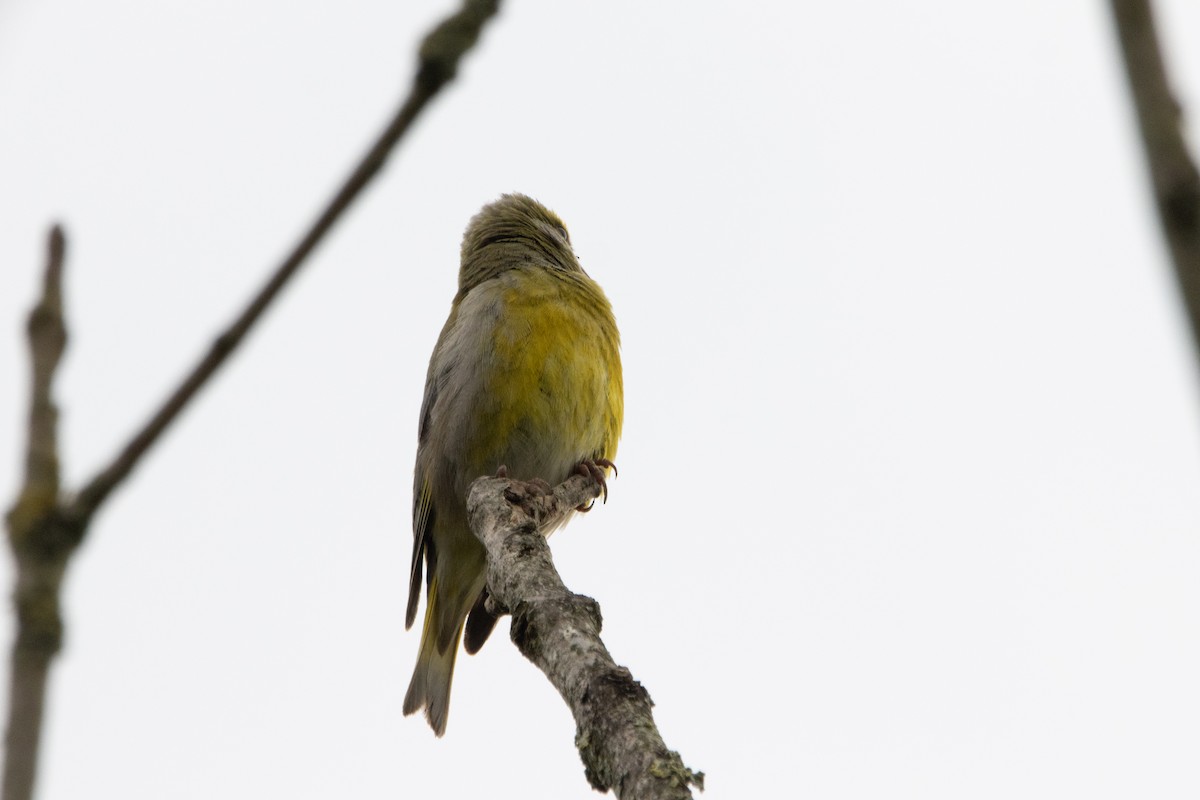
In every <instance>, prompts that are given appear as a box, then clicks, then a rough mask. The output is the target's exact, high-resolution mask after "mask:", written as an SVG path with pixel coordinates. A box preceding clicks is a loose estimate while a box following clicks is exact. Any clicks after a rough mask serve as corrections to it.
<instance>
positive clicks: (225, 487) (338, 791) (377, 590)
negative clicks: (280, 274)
mask: <svg viewBox="0 0 1200 800" xmlns="http://www.w3.org/2000/svg"><path fill="white" fill-rule="evenodd" d="M1158 6H1159V11H1160V25H1161V28H1162V29H1163V31H1164V33H1165V35H1166V39H1167V41H1166V44H1167V46H1168V55H1169V57H1170V66H1171V69H1172V74H1173V77H1174V80H1175V84H1176V88H1177V90H1178V93H1179V95H1180V97H1181V99H1182V100H1183V101H1184V103H1185V105H1186V106H1187V108H1188V109H1189V110H1190V111H1191V114H1192V119H1193V120H1196V119H1200V4H1196V3H1192V2H1188V0H1175V2H1162V3H1159V4H1158ZM452 8H453V5H452V3H451V2H450V0H438V2H432V1H427V2H426V1H423V2H406V3H388V2H380V1H379V0H372V1H370V2H368V1H367V0H361V1H358V2H355V1H351V2H344V3H337V4H334V3H324V2H315V1H309V0H300V1H299V2H297V1H295V0H293V2H288V3H284V2H267V1H265V0H264V2H257V3H244V2H210V3H205V4H194V3H192V4H186V3H162V2H148V1H140V2H139V1H135V0H128V1H127V2H108V3H91V2H82V0H37V1H36V2H35V1H34V0H7V1H6V2H4V3H3V4H2V5H0V119H2V120H3V122H2V123H0V219H3V221H4V222H3V225H0V265H2V266H0V321H2V326H0V385H2V386H3V387H5V388H4V390H3V391H0V447H2V449H3V453H4V455H3V457H2V458H0V489H2V491H3V498H4V503H5V504H6V505H7V504H8V502H10V499H11V497H12V493H13V491H14V490H15V487H16V483H17V476H18V467H19V465H20V457H21V455H20V448H21V446H22V443H23V440H24V421H23V420H24V415H25V413H26V394H25V392H26V386H27V363H26V354H25V349H24V342H23V337H22V335H21V328H22V325H23V320H24V316H25V313H26V311H27V309H28V307H29V304H30V302H31V299H32V298H33V296H34V291H35V285H36V280H37V279H38V275H39V273H40V269H41V264H42V262H43V242H44V234H45V230H46V228H47V225H48V224H49V222H50V221H51V220H55V219H58V220H62V221H63V223H64V224H65V226H66V230H67V233H68V236H69V252H68V262H67V266H68V272H67V284H66V291H67V296H66V299H67V310H68V312H69V324H70V332H71V337H72V338H71V343H70V349H69V352H68V355H67V358H66V360H65V362H64V364H63V368H62V370H61V372H60V380H59V382H58V385H57V395H58V398H59V400H60V403H61V405H62V409H63V414H62V429H61V436H62V443H63V444H62V446H63V457H64V467H65V474H66V477H67V479H68V480H69V482H70V484H71V485H72V486H78V485H79V484H80V483H81V482H82V481H84V480H86V479H88V478H90V477H91V476H92V475H93V474H94V472H95V470H97V469H98V468H99V467H100V466H101V465H103V464H104V463H105V462H106V461H107V459H108V458H110V457H111V455H112V454H113V452H114V449H115V448H116V447H117V446H118V445H119V444H120V443H122V442H123V441H125V440H126V439H127V437H128V436H129V435H130V433H131V431H132V429H133V428H134V426H135V425H137V424H138V423H139V422H140V421H141V420H142V419H143V418H144V417H145V415H146V414H147V413H148V412H149V411H150V410H151V409H152V408H153V407H155V406H156V405H157V404H158V402H159V401H160V399H161V397H162V395H163V394H164V392H165V391H166V390H167V389H168V388H169V387H171V386H172V385H173V384H174V383H175V382H176V381H177V380H178V379H179V377H180V375H181V374H182V372H183V371H184V370H185V368H186V367H187V366H190V364H191V363H192V362H193V361H194V360H195V359H196V358H197V357H198V356H199V355H200V354H202V353H203V351H204V349H205V348H206V347H207V345H208V343H209V341H210V340H211V338H212V336H213V335H214V333H215V332H216V331H217V330H218V329H219V327H220V326H222V325H223V324H225V323H226V322H227V321H228V320H229V318H230V317H231V315H232V313H233V310H234V309H235V307H239V306H240V305H241V303H242V301H243V299H244V298H245V297H246V296H247V294H248V293H249V292H250V290H251V289H252V287H254V286H256V285H258V284H259V283H260V281H261V280H262V278H263V276H264V274H265V273H266V272H267V270H268V269H269V268H270V267H273V265H274V264H275V263H276V262H277V261H278V259H279V258H280V256H281V255H282V254H283V253H284V252H285V251H286V249H287V248H288V247H289V246H290V245H291V243H292V242H293V241H294V239H295V238H296V236H297V235H298V233H299V232H300V231H301V230H302V229H303V228H304V226H306V225H307V224H308V222H309V221H310V219H311V218H312V216H313V215H314V214H315V213H316V211H317V209H318V208H319V207H320V206H321V205H322V204H323V203H324V202H325V199H326V198H327V196H328V195H329V194H330V192H331V191H332V189H333V188H334V187H335V186H336V185H337V183H338V182H339V181H340V180H341V178H342V176H343V175H344V173H345V172H346V170H347V169H348V168H349V167H350V166H351V165H352V164H353V163H354V162H355V161H356V159H357V158H358V157H359V155H360V153H361V152H362V150H363V148H364V147H365V146H366V144H367V143H368V142H369V141H370V140H371V139H373V138H374V136H375V135H376V133H377V131H378V129H379V127H380V126H381V125H382V123H383V122H384V120H385V119H386V118H387V117H388V116H389V115H390V114H391V113H392V110H393V108H394V107H395V105H396V104H397V103H398V102H399V98H400V96H401V94H402V93H403V92H404V91H406V90H407V87H408V83H409V80H410V77H411V72H412V65H413V63H414V57H413V51H414V46H415V44H416V42H417V41H418V40H419V38H420V36H421V35H423V33H424V32H425V31H426V30H427V29H428V28H429V26H430V25H431V24H432V23H433V22H434V21H435V20H437V19H439V18H440V17H441V16H443V15H444V14H445V13H447V12H448V11H450V10H451V9H452ZM1197 126H1200V123H1194V124H1193V130H1192V134H1193V135H1192V139H1191V140H1192V143H1193V146H1194V148H1195V150H1196V151H1197V152H1200V137H1198V136H1196V135H1195V134H1196V131H1197V129H1198V127H1197ZM506 191H523V192H526V193H528V194H531V195H533V196H535V197H538V198H539V199H541V200H542V201H544V202H545V203H546V204H547V205H549V206H551V207H552V208H554V209H555V210H557V211H558V212H559V213H560V214H561V215H562V216H563V217H564V219H565V220H566V221H567V224H568V225H569V226H570V228H571V234H572V240H573V241H574V243H575V245H576V248H577V251H578V253H579V255H580V257H581V259H582V262H583V264H584V266H585V267H586V268H587V269H588V270H589V272H590V273H591V275H592V276H593V277H595V278H596V279H597V280H598V281H599V282H600V283H601V284H602V285H603V286H604V288H605V290H606V291H607V293H608V295H609V297H610V298H611V300H612V302H613V305H614V307H615V309H616V312H617V316H618V321H619V322H620V325H621V330H622V334H623V345H624V349H623V353H624V363H625V369H626V392H627V395H626V408H627V418H626V425H625V433H624V438H623V440H622V443H621V446H620V451H619V453H618V457H617V463H618V464H619V466H620V470H621V471H620V477H619V478H617V479H616V480H615V481H614V482H613V483H612V486H611V488H612V494H611V498H610V501H609V502H608V504H607V505H606V506H604V507H602V508H598V509H597V511H596V512H595V513H592V514H590V515H588V516H587V517H585V518H580V519H577V520H575V521H574V522H572V524H571V525H569V526H568V527H567V528H566V529H565V530H563V531H561V532H560V533H558V534H556V535H555V537H554V540H553V545H554V551H555V556H556V560H557V564H558V566H559V568H560V570H561V572H562V575H563V577H564V579H565V580H566V582H567V584H568V585H569V586H570V587H572V588H573V589H574V590H576V591H579V592H583V593H586V594H589V595H592V596H594V597H596V598H597V599H598V600H599V602H600V604H601V606H602V608H603V612H604V618H605V629H604V637H605V641H606V642H607V644H608V646H609V648H610V649H611V651H612V653H613V655H614V657H615V658H616V659H617V661H618V662H619V663H622V664H625V665H627V666H629V667H630V669H631V670H632V671H633V673H634V675H635V676H636V677H637V678H638V679H640V680H641V681H642V682H643V683H644V684H645V685H646V687H647V688H648V689H649V690H650V692H651V694H652V696H653V697H654V700H655V702H656V704H657V705H656V718H657V720H658V723H659V726H660V729H661V731H662V733H663V736H664V737H665V739H666V741H667V743H668V745H670V746H671V747H673V748H676V749H678V750H679V751H680V752H681V753H682V754H683V756H684V759H685V761H686V762H687V763H688V764H689V765H690V766H692V767H694V768H697V769H703V770H704V771H705V772H707V773H708V792H707V793H706V795H705V796H706V797H713V798H722V797H729V798H733V797H768V796H789V795H790V796H797V797H814V798H875V797H897V798H922V799H923V800H925V799H927V798H961V797H973V798H1012V797H1032V798H1059V797H1102V798H1110V797H1111V798H1125V797H1135V796H1138V797H1155V798H1194V797H1196V796H1197V795H1198V794H1200V772H1197V770H1196V768H1195V765H1196V757H1197V756H1196V754H1197V753H1198V752H1200V680H1197V676H1198V675H1200V636H1198V634H1200V392H1198V391H1197V389H1198V386H1200V384H1198V383H1197V369H1196V366H1195V363H1194V359H1193V356H1192V353H1191V352H1190V350H1189V344H1188V340H1187V338H1186V336H1185V327H1184V323H1183V318H1182V315H1181V313H1180V310H1179V307H1178V302H1177V300H1176V297H1175V293H1174V286H1173V283H1172V281H1171V276H1170V273H1169V269H1168V266H1167V263H1166V260H1165V257H1164V249H1163V246H1162V244H1161V242H1160V236H1159V233H1158V229H1157V226H1156V224H1155V220H1154V218H1153V216H1152V208H1151V206H1150V204H1149V202H1148V196H1147V192H1146V179H1145V175H1144V169H1143V165H1142V161H1141V154H1140V150H1139V149H1138V141H1137V139H1136V133H1135V129H1134V126H1133V121H1132V117H1131V114H1130V110H1129V105H1128V101H1127V94H1126V88H1125V85H1124V76H1123V74H1122V72H1121V68H1120V65H1119V61H1118V53H1117V49H1116V45H1115V40H1114V37H1113V34H1112V30H1111V26H1110V24H1109V21H1108V19H1107V6H1106V5H1105V4H1102V3H1097V2H1083V0H1076V1H1075V2H1068V1H1067V0H1062V1H1061V2H1054V3H1047V2H1042V1H1041V0H1026V1H1025V2H1009V3H986V4H983V3H962V2H953V1H952V0H945V1H944V2H917V3H889V2H880V1H879V0H874V2H867V1H866V0H864V1H863V2H848V3H800V4H789V3H760V4H744V3H733V2H724V3H721V2H711V3H703V4H701V3H685V2H661V3H639V2H630V1H627V2H616V3H604V4H594V3H556V2H550V0H538V1H534V0H529V1H527V2H511V3H507V4H506V5H505V7H504V9H503V11H502V16H501V18H500V19H499V20H498V21H496V23H495V24H494V25H492V26H491V27H490V28H489V29H488V30H487V31H486V34H485V36H484V39H483V41H482V43H481V46H480V47H479V48H478V49H477V50H476V51H475V52H474V53H473V54H472V55H471V56H470V57H469V58H468V60H467V61H466V63H465V65H464V68H463V70H462V72H461V75H460V80H459V81H458V82H457V83H455V84H454V85H453V86H452V87H451V89H450V91H449V92H448V93H446V94H445V95H444V96H442V97H441V98H440V99H439V100H438V101H437V102H436V104H435V105H434V106H433V107H432V108H431V109H430V110H429V113H427V114H426V115H425V116H424V117H423V118H422V119H421V120H420V123H419V124H418V126H417V128H416V129H415V130H414V131H413V134H412V135H411V136H410V137H409V138H408V140H407V141H406V142H405V143H404V145H403V147H402V149H401V150H400V151H399V153H398V155H397V156H396V157H395V158H394V159H393V160H392V161H391V163H390V164H389V165H388V167H387V169H386V172H385V173H384V174H383V175H382V177H381V179H380V180H379V181H378V182H377V183H376V184H375V185H374V187H373V188H372V189H371V190H370V191H369V192H368V193H367V194H366V196H365V197H364V198H363V199H362V202H360V203H359V204H358V205H357V206H356V207H355V209H354V210H353V212H352V213H351V215H350V217H349V218H348V219H347V220H346V222H345V223H344V224H343V225H341V226H340V227H339V228H338V229H337V230H336V232H335V233H334V235H333V236H332V238H330V239H329V240H327V241H326V243H325V244H324V245H323V246H322V248H321V249H320V251H319V252H318V253H317V254H316V257H315V259H314V260H313V261H312V263H311V264H310V265H309V266H308V267H307V268H306V271H305V272H304V273H303V275H302V276H301V277H300V279H299V280H298V281H297V282H296V283H295V284H294V286H293V287H292V288H291V290H290V291H289V292H288V293H287V294H286V295H285V296H284V297H283V298H282V302H281V303H280V304H279V305H278V306H277V307H276V308H275V310H274V311H273V313H272V314H271V315H270V318H269V319H268V320H267V321H266V324H265V325H264V326H263V327H262V328H260V329H259V330H258V331H257V333H256V335H255V336H254V337H253V339H252V340H251V341H250V342H249V343H248V346H247V347H245V348H244V349H243V350H242V352H241V353H240V354H239V355H238V357H237V358H236V360H235V361H234V362H233V363H232V364H231V365H230V368H229V369H227V370H226V371H225V372H223V373H222V374H221V376H220V378H219V379H218V380H217V382H216V383H215V384H213V385H211V386H210V387H209V389H208V391H206V392H205V394H204V395H203V396H202V397H201V398H200V401H199V403H198V404H197V405H195V406H194V407H193V408H192V409H191V410H190V411H189V412H188V413H187V415H186V416H185V417H184V418H183V419H182V420H181V422H180V424H179V425H178V426H177V427H176V428H174V429H173V430H172V431H171V433H170V434H169V435H168V436H167V438H166V439H165V440H164V441H163V442H162V443H161V444H160V445H159V447H157V449H155V450H154V451H153V453H152V454H151V455H150V457H149V458H148V459H147V460H146V461H145V462H144V463H143V465H142V467H141V468H140V469H139V470H138V472H137V473H136V474H135V475H134V477H133V479H132V480H131V481H130V482H129V483H128V484H127V485H126V486H125V487H124V488H123V489H122V490H121V491H120V493H119V494H118V495H116V496H115V497H114V498H112V501H111V502H110V503H109V504H108V506H107V507H106V508H105V510H104V511H103V512H102V515H101V516H100V517H99V518H98V519H97V521H96V524H95V525H94V526H93V528H92V531H91V534H90V538H89V540H88V542H87V544H86V546H85V547H84V549H83V551H82V552H81V554H80V556H79V557H78V559H77V560H76V562H75V563H74V565H73V568H72V570H71V573H70V575H69V577H68V583H67V596H66V621H67V625H68V628H67V644H66V648H65V651H64V653H63V655H62V658H61V659H60V661H59V663H58V664H57V666H56V668H55V672H54V675H53V682H52V687H51V692H52V693H51V705H50V711H49V716H48V722H47V727H46V731H45V750H44V754H45V758H44V763H43V769H42V779H41V786H40V789H41V791H40V792H39V797H40V798H42V800H64V799H67V798H81V797H123V798H131V799H136V798H147V799H148V798H164V797H169V798H211V797H233V798H241V797H245V798H250V797H288V798H326V797H355V798H396V797H419V796H428V797H440V798H457V797H477V796H480V793H481V792H485V791H486V792H487V793H488V794H489V795H491V796H495V797H529V798H563V797H580V798H585V797H590V796H592V792H591V790H590V789H589V788H588V786H587V784H586V782H585V780H584V777H583V771H582V767H581V765H580V762H579V758H578V755H577V754H576V752H575V749H574V745H573V737H574V723H573V722H572V720H571V718H570V715H569V712H568V711H567V709H566V706H565V705H564V704H563V702H562V701H561V699H560V698H559V697H558V696H557V694H556V693H555V692H554V690H553V689H552V688H551V687H550V685H549V684H548V683H547V682H546V680H545V679H544V678H543V676H542V675H541V673H539V672H538V671H536V669H534V668H533V667H532V666H530V665H529V664H528V663H527V662H525V661H524V659H523V658H522V657H521V656H520V654H519V653H518V652H517V651H516V649H515V648H514V647H512V646H511V644H510V643H509V642H508V641H506V636H505V633H506V631H507V626H506V625H505V626H503V627H502V629H501V632H500V633H499V635H497V636H496V637H494V638H493V640H492V642H490V643H489V645H488V646H487V647H486V648H485V649H484V651H483V652H482V653H481V654H480V655H478V656H476V657H466V656H462V657H460V660H459V663H458V669H457V672H456V677H455V683H454V692H453V701H452V704H451V713H450V721H449V730H448V733H447V735H446V737H445V738H444V739H442V740H437V739H435V738H434V737H433V735H432V734H431V733H430V731H429V729H428V727H427V726H426V725H425V723H424V721H423V720H421V719H420V718H417V717H409V718H405V717H403V716H402V715H401V711H400V707H401V702H402V699H403V695H404V691H405V689H406V687H407V685H408V679H409V675H410V673H411V670H412V666H413V662H414V659H415V656H416V648H417V642H418V634H417V631H416V630H413V631H411V632H407V633H406V632H405V631H404V627H403V614H404V600H405V596H406V591H407V586H406V583H407V571H408V559H409V553H410V547H411V527H410V502H411V474H412V473H411V470H412V462H413V457H414V453H415V446H416V423H417V410H418V406H419V403H420V398H421V390H422V385H423V382H424V374H425V367H426V363H427V360H428V356H429V352H430V350H431V348H432V346H433V342H434V340H435V339H436V337H437V334H438V331H439V329H440V326H441V324H442V322H443V320H444V318H445V314H446V312H447V310H448V308H449V303H450V299H451V297H452V295H453V293H454V288H455V281H456V271H457V258H458V245H459V239H460V236H461V233H462V229H463V227H464V226H465V224H466V222H467V220H468V219H469V218H470V216H471V215H472V214H473V213H474V212H475V211H476V210H477V209H478V208H479V207H480V206H481V205H483V204H484V203H485V202H488V201H490V200H492V199H494V198H495V197H496V196H497V195H499V194H500V193H502V192H506ZM10 574H11V571H10V570H9V569H8V568H7V566H6V567H5V573H4V576H5V579H6V580H7V578H8V576H9V575H10ZM2 619H3V625H2V626H0V637H2V640H3V642H4V643H5V644H4V646H5V647H7V646H8V645H7V643H8V641H9V640H10V638H11V621H10V620H9V619H8V615H7V614H5V615H3V617H2Z"/></svg>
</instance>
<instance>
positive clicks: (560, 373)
mask: <svg viewBox="0 0 1200 800" xmlns="http://www.w3.org/2000/svg"><path fill="white" fill-rule="evenodd" d="M623 413H624V400H623V389H622V381H621V359H620V337H619V334H618V332H617V326H616V321H615V320H614V318H613V314H612V308H611V306H610V305H609V303H608V299H607V298H606V297H605V296H604V292H603V291H602V290H601V289H600V287H599V285H598V284H596V282H595V281H593V280H592V279H591V278H590V277H589V276H588V275H587V273H585V272H584V271H583V268H582V267H581V266H580V265H579V261H578V260H577V259H576V258H575V253H574V250H573V249H572V247H571V243H570V239H569V236H568V234H567V230H566V227H565V226H564V225H563V223H562V220H561V219H559V218H558V217H557V216H556V215H554V214H553V212H551V211H549V210H548V209H546V208H545V207H544V206H542V205H541V204H539V203H537V202H536V201H534V200H532V199H530V198H528V197H525V196H523V195H505V196H503V197H502V198H501V199H500V200H498V201H496V202H495V203H492V204H490V205H488V206H485V207H484V208H483V210H482V211H480V212H479V214H477V215H476V216H475V217H474V219H472V220H471V224H470V225H469V226H468V227H467V231H466V233H465V234H464V236H463V245H462V265H461V268H460V271H459V291H458V294H457V296H456V297H455V298H454V303H453V304H452V306H451V309H450V315H449V318H448V319H447V320H446V324H445V326H444V327H443V329H442V333H441V336H439V338H438V342H437V345H436V346H435V347H434V351H433V356H432V357H431V359H430V362H429V372H428V375H427V376H426V383H425V399H424V402H423V403H422V407H421V421H420V428H419V432H418V447H417V464H416V470H415V475H414V480H413V535H414V541H413V560H412V566H411V571H410V582H411V583H410V590H409V604H408V610H407V614H406V625H407V626H411V625H412V623H413V621H414V620H415V618H416V611H417V605H418V602H419V599H420V586H421V582H422V577H423V575H424V576H425V578H426V582H427V589H426V594H427V598H428V599H427V608H426V613H425V621H424V628H423V630H422V633H421V648H420V653H419V655H418V658H417V666H416V669H415V670H414V672H413V678H412V682H411V683H410V685H409V689H408V694H407V695H406V697H405V701H404V713H406V714H409V713H413V712H415V711H417V710H420V709H422V708H424V709H425V714H426V717H427V718H428V719H429V722H430V725H431V726H432V727H433V729H434V731H435V732H436V733H437V734H438V735H439V736H440V735H441V734H442V733H443V732H444V731H445V726H446V717H447V713H448V709H449V700H450V682H451V678H452V675H453V669H454V660H455V653H456V651H457V649H458V643H459V641H460V638H461V637H462V632H463V625H464V622H465V621H467V617H468V612H469V613H470V621H469V622H468V623H467V634H466V647H467V650H468V651H469V652H474V651H475V650H477V649H478V648H479V647H480V646H481V645H482V644H483V642H484V640H486V639H487V637H488V634H489V633H490V632H491V629H492V626H493V625H494V624H495V619H494V618H493V617H491V616H490V615H489V614H488V613H487V611H486V609H485V608H484V606H483V603H482V598H483V593H484V591H485V589H484V587H485V577H486V576H485V572H486V561H485V557H484V553H483V547H482V545H480V544H479V542H478V541H477V540H476V539H475V537H474V535H473V534H472V533H471V531H470V528H469V527H468V525H467V515H466V492H467V488H468V487H469V486H470V484H471V482H472V481H474V480H475V479H476V478H478V477H480V476H481V475H487V474H494V473H495V472H496V470H497V469H498V468H499V467H500V466H502V465H503V466H504V467H506V468H507V472H508V475H509V476H510V477H512V478H515V479H521V480H529V479H533V478H540V479H542V480H545V481H547V482H548V483H551V484H554V483H558V482H561V481H562V480H564V479H565V478H567V477H568V476H569V475H570V474H571V473H572V472H573V471H574V470H575V469H576V468H577V467H578V466H579V465H580V464H581V463H586V462H594V461H596V460H604V459H607V460H611V459H613V458H615V456H616V450H617V440H618V439H619V438H620V435H621V421H622V416H623ZM544 533H549V531H548V530H547V531H544Z"/></svg>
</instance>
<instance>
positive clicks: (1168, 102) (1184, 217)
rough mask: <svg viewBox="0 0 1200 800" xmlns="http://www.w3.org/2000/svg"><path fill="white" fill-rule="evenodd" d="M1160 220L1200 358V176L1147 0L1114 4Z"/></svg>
mask: <svg viewBox="0 0 1200 800" xmlns="http://www.w3.org/2000/svg"><path fill="white" fill-rule="evenodd" d="M1111 5H1112V12H1113V19H1114V20H1115V21H1116V28H1117V36H1118V38H1119V39H1120V41H1121V52H1122V53H1123V55H1124V57H1125V72H1126V75H1127V76H1128V78H1129V88H1130V91H1131V92H1132V94H1133V102H1134V106H1135V107H1136V108H1137V117H1138V127H1139V128H1140V130H1141V133H1142V144H1143V145H1144V147H1145V151H1146V160H1147V164H1148V166H1149V169H1150V180H1151V183H1152V185H1153V191H1154V198H1155V202H1156V205H1157V207H1158V217H1159V221H1160V222H1161V223H1162V229H1163V234H1164V235H1165V237H1166V240H1167V246H1168V247H1169V248H1170V251H1171V260H1172V262H1173V263H1174V265H1175V275H1176V277H1177V279H1178V281H1179V289H1180V292H1181V294H1182V295H1183V302H1184V305H1185V306H1186V308H1187V313H1188V318H1189V319H1190V321H1191V329H1192V340H1193V343H1194V345H1195V347H1196V354H1197V356H1200V173H1198V172H1197V170H1196V163H1195V161H1194V160H1193V159H1192V157H1191V155H1190V154H1189V153H1188V148H1187V143H1186V141H1185V140H1184V138H1183V111H1182V109H1181V108H1180V106H1179V103H1178V102H1177V101H1176V100H1175V98H1174V96H1173V95H1172V94H1171V87H1170V84H1169V82H1168V80H1167V70H1166V67H1165V65H1164V62H1163V56H1162V52H1161V50H1160V48H1159V44H1158V36H1157V34H1156V33H1155V29H1154V16H1153V13H1152V12H1151V8H1150V3H1149V0H1111Z"/></svg>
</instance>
